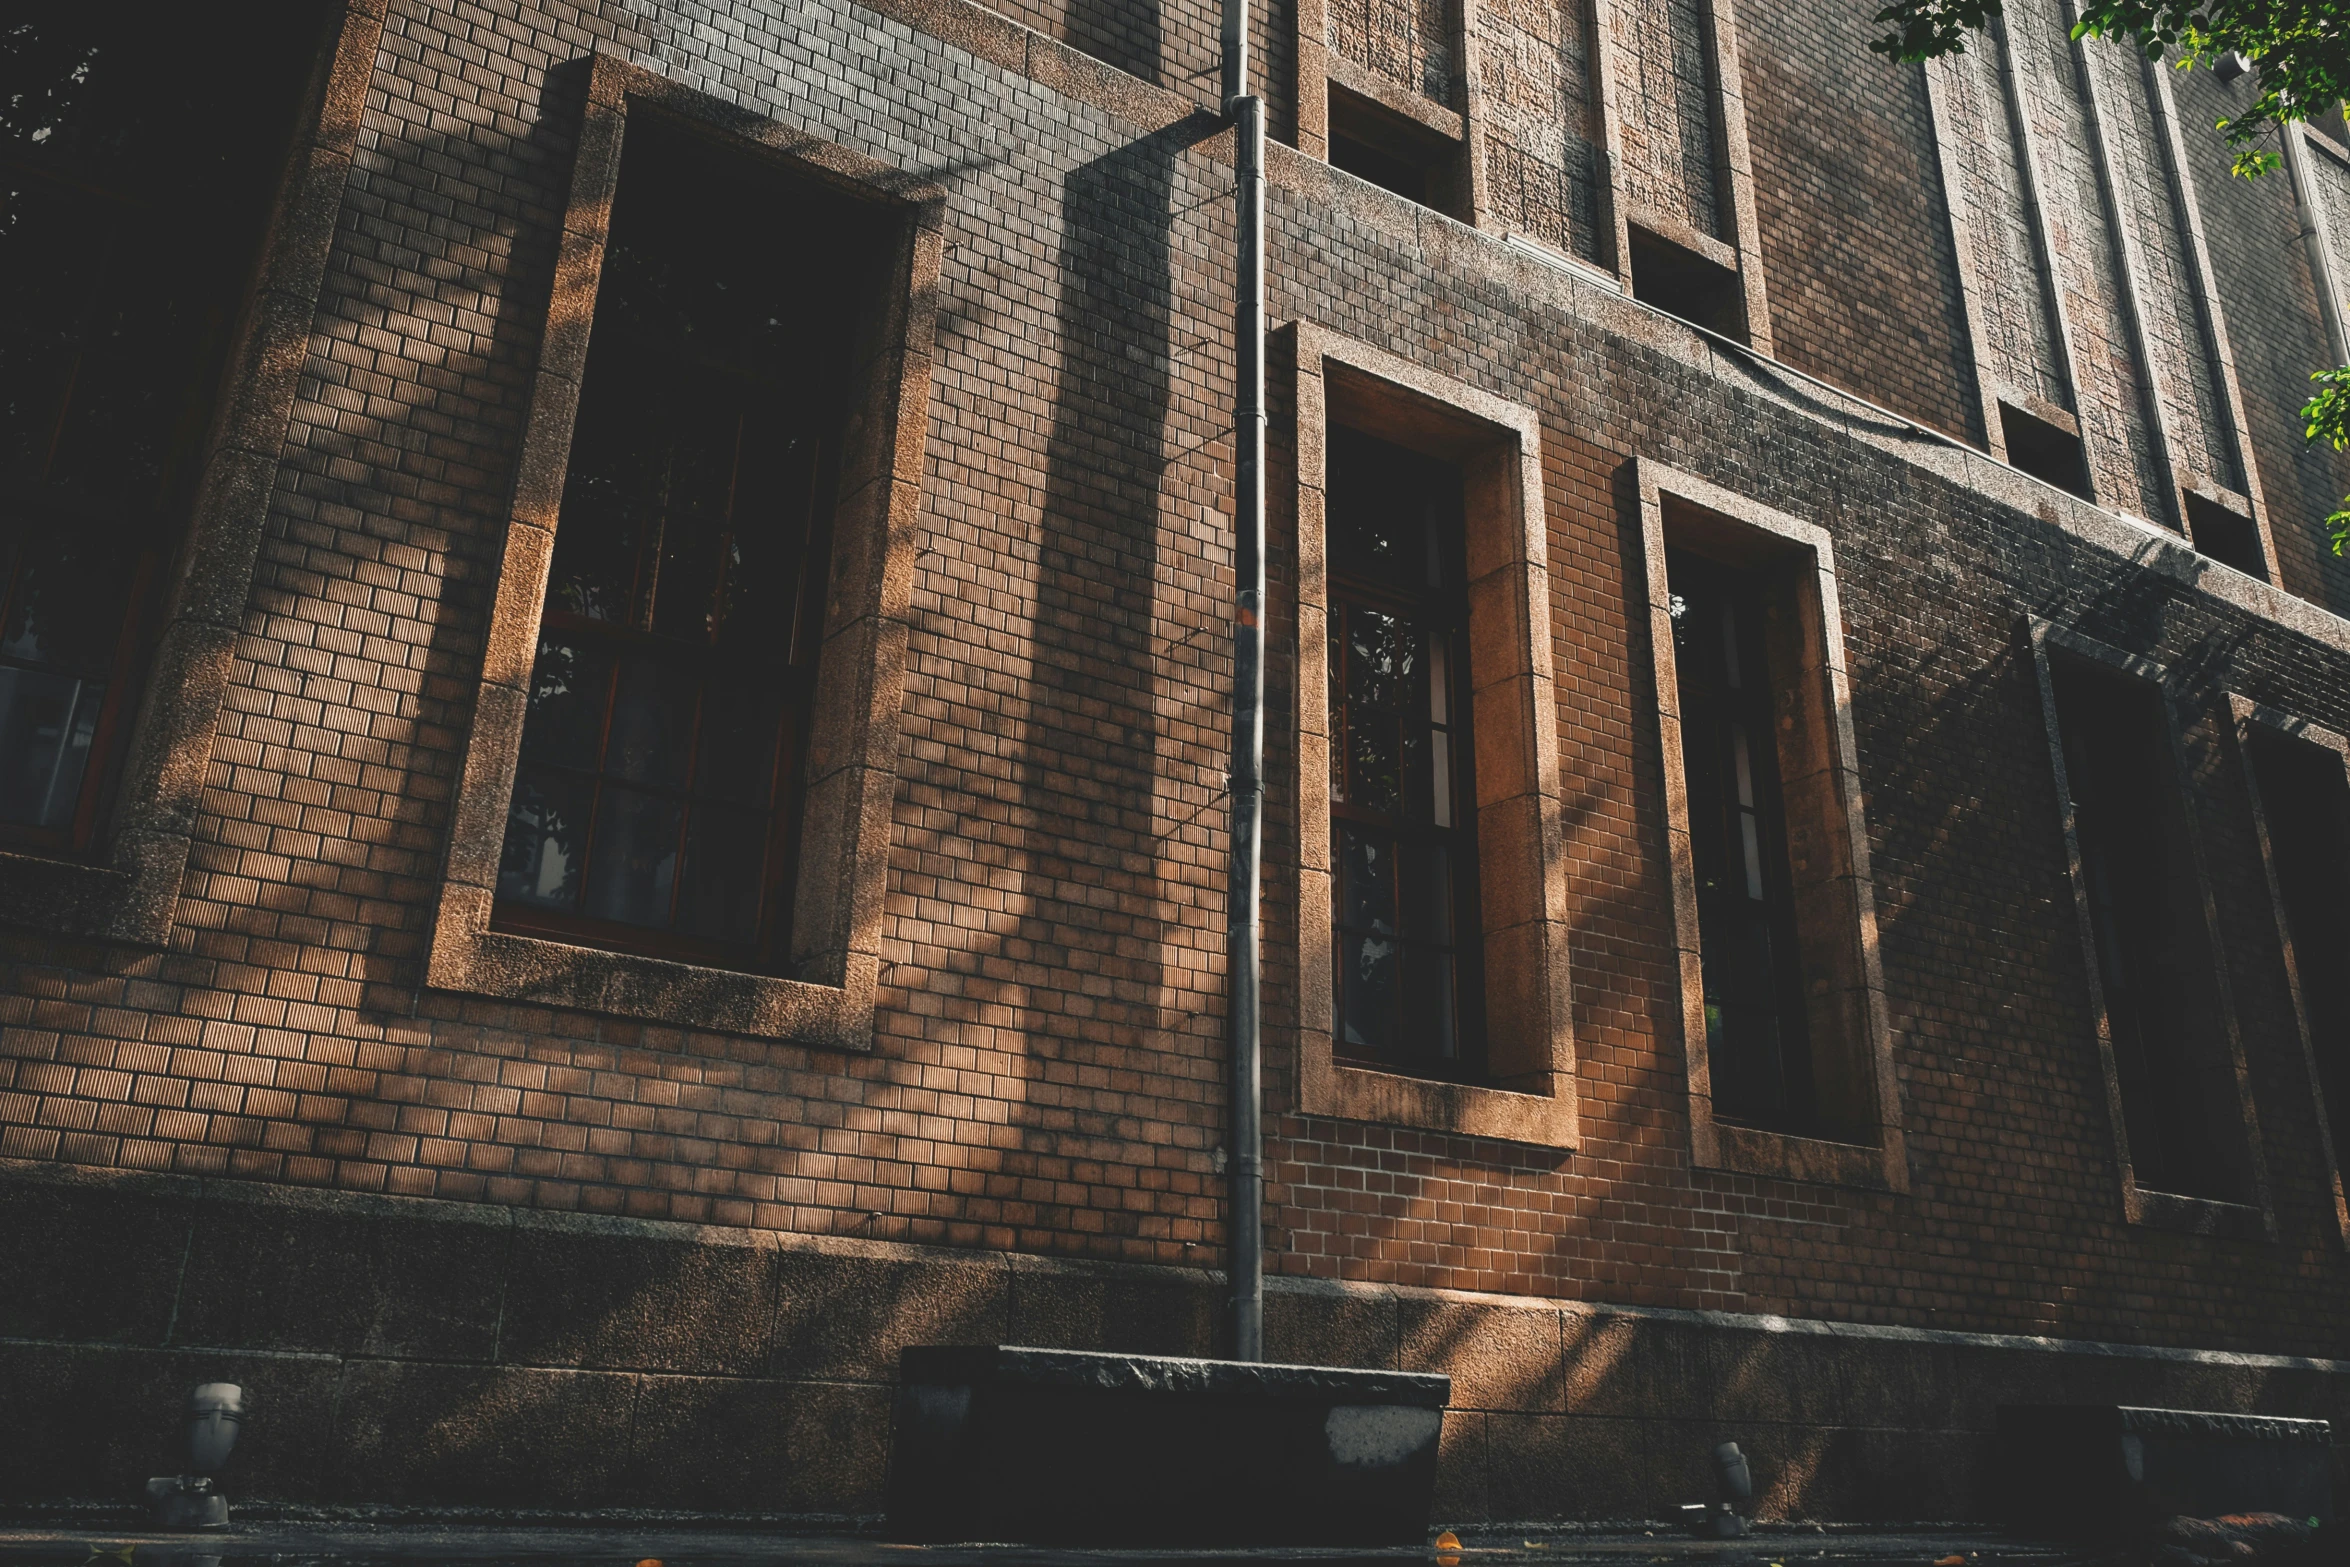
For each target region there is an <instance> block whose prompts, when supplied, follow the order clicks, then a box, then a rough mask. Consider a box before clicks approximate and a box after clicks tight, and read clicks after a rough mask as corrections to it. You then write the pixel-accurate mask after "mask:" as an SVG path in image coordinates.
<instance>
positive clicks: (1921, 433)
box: [854, 0, 2350, 654]
mask: <svg viewBox="0 0 2350 1567" xmlns="http://www.w3.org/2000/svg"><path fill="white" fill-rule="evenodd" d="M854 3H855V4H856V5H857V6H859V7H861V8H862V9H864V10H867V11H870V12H872V13H873V14H875V15H877V16H881V17H884V18H887V19H888V20H890V21H894V22H898V23H901V24H903V25H905V26H907V27H911V28H914V29H915V30H916V31H918V32H922V33H927V34H929V35H930V36H931V37H933V38H936V39H938V40H939V41H941V42H942V43H945V44H948V45H950V46H952V47H954V48H958V49H961V50H964V51H966V52H967V53H969V54H972V55H974V56H976V57H978V58H979V59H982V60H986V61H988V62H990V63H992V64H994V65H997V66H999V67H1001V68H1002V69H1004V70H1006V71H1010V72H1012V73H1013V74H1015V75H1017V76H1022V77H1025V78H1027V79H1028V80H1030V81H1032V82H1035V83H1036V84H1037V85H1039V86H1042V87H1048V88H1051V89H1052V90H1053V91H1055V92H1058V93H1061V94H1062V95H1064V96H1065V97H1068V98H1071V99H1074V100H1076V101H1077V102H1080V103H1083V104H1087V105H1089V106H1091V107H1093V108H1095V109H1099V110H1101V111H1102V112H1103V113H1105V114H1108V115H1111V116H1114V117H1115V118H1117V119H1120V120H1123V121H1125V122H1126V123H1128V124H1130V125H1133V126H1135V127H1137V128H1139V129H1141V130H1144V131H1156V130H1164V129H1165V128H1167V127H1168V126H1171V125H1175V124H1178V123H1180V122H1182V121H1184V120H1188V119H1191V118H1193V117H1195V116H1198V117H1202V118H1205V117H1209V116H1210V115H1211V114H1212V111H1211V110H1209V109H1206V108H1204V107H1202V106H1201V105H1199V104H1197V103H1194V102H1193V101H1192V100H1190V99H1188V98H1186V97H1184V96H1183V95H1182V94H1180V93H1176V92H1170V91H1168V90H1167V89H1166V88H1163V87H1156V86H1153V85H1152V84H1150V83H1149V82H1146V81H1143V80H1142V79H1141V78H1139V77H1136V76H1132V75H1129V74H1128V73H1127V72H1124V71H1121V70H1119V69H1118V68H1117V67H1116V66H1113V65H1107V64H1104V63H1103V62H1102V61H1100V60H1096V59H1094V58H1093V57H1092V56H1091V55H1087V54H1083V53H1080V52H1079V51H1078V50H1075V49H1072V48H1070V47H1069V46H1068V45H1067V44H1064V43H1060V42H1058V41H1056V40H1054V39H1051V38H1048V37H1046V36H1045V35H1044V34H1042V33H1040V32H1037V31H1036V30H1035V29H1033V28H1030V27H1025V26H1022V25H1021V24H1020V23H1018V22H1015V21H1013V20H1011V19H1010V18H1008V17H1005V16H1000V15H998V14H997V13H996V12H994V11H991V10H989V9H988V8H987V7H986V6H984V5H980V4H978V3H976V0H854ZM1190 150H1192V151H1194V152H1196V153H1198V154H1200V155H1202V156H1204V157H1207V158H1210V159H1213V160H1214V161H1216V162H1220V163H1229V162H1231V161H1232V138H1231V134H1230V132H1229V131H1226V132H1223V133H1220V134H1217V135H1214V136H1210V137H1207V138H1204V139H1202V140H1201V141H1199V142H1198V143H1196V144H1195V145H1194V146H1193V147H1192V148H1191V149H1190ZM1265 150H1266V175H1267V177H1268V178H1269V179H1270V180H1271V181H1272V182H1273V183H1274V184H1276V185H1279V186H1282V187H1284V188H1285V189H1288V190H1291V191H1294V192H1297V193H1298V195H1299V196H1300V197H1301V199H1303V200H1305V201H1306V202H1307V203H1308V204H1310V205H1315V206H1318V207H1320V208H1322V209H1324V210H1328V209H1330V208H1334V207H1344V208H1346V209H1347V210H1348V211H1349V213H1350V215H1353V216H1356V217H1360V218H1364V219H1366V220H1368V221H1370V222H1372V223H1374V224H1375V225H1376V226H1378V227H1381V228H1385V229H1387V230H1388V231H1389V232H1390V234H1391V235H1393V237H1394V238H1395V239H1396V241H1397V242H1398V244H1399V245H1401V246H1402V247H1404V248H1407V249H1410V250H1412V251H1414V252H1416V253H1417V254H1418V255H1419V257H1420V259H1421V261H1422V262H1423V263H1424V264H1425V265H1427V266H1429V267H1431V268H1433V269H1438V270H1443V269H1447V268H1457V269H1461V270H1464V271H1469V272H1472V273H1482V274H1484V275H1487V276H1491V277H1494V278H1495V279H1496V280H1497V281H1504V282H1505V283H1506V285H1507V286H1509V287H1510V288H1512V289H1513V290H1515V291H1516V292H1517V293H1519V294H1520V295H1521V296H1523V297H1526V298H1528V299H1530V300H1531V301H1532V302H1534V303H1536V304H1548V305H1552V306H1555V307H1556V308H1557V309H1559V310H1561V311H1563V312H1565V313H1567V314H1569V315H1572V316H1575V317H1577V318H1579V319H1582V320H1586V321H1590V322H1592V323H1593V324H1595V325H1597V326H1599V327H1601V328H1602V329H1603V330H1606V331H1609V332H1613V333H1615V334H1617V335H1618V336H1621V337H1624V338H1627V339H1630V340H1632V341H1634V342H1637V343H1639V344H1640V345H1641V346H1642V347H1645V348H1648V349H1651V350H1654V351H1655V352H1657V353H1659V354H1662V355H1664V356H1665V357H1667V358H1670V359H1676V360H1679V361H1681V362H1682V363H1684V364H1686V365H1688V366H1689V367H1691V368H1692V369H1694V370H1697V371H1699V372H1700V373H1703V374H1706V375H1708V376H1711V377H1712V378H1714V379H1716V380H1720V381H1725V382H1735V383H1738V384H1742V385H1744V386H1746V387H1748V388H1750V389H1751V390H1753V391H1754V392H1755V393H1757V394H1758V395H1761V396H1765V397H1768V398H1770V399H1771V400H1772V401H1774V402H1777V403H1779V404H1781V405H1782V406H1784V407H1786V408H1788V409H1790V410H1793V411H1795V412H1798V413H1803V414H1806V415H1808V416H1809V417H1811V418H1813V419H1815V420H1818V421H1819V422H1820V423H1823V424H1827V425H1832V426H1835V427H1837V428H1839V429H1841V430H1842V431H1843V432H1844V433H1845V434H1847V435H1849V436H1852V437H1854V438H1855V439H1858V440H1860V441H1862V442H1864V443H1866V444H1868V445H1870V446H1874V447H1876V448H1877V449H1878V450H1880V451H1883V452H1886V453H1889V454H1891V455H1893V456H1897V457H1900V458H1902V459H1903V460H1905V461H1907V462H1908V463H1910V464H1911V465H1912V466H1913V467H1916V468H1919V469H1922V470H1924V471H1925V472H1928V473H1930V474H1933V475H1934V476H1935V477H1936V478H1939V479H1941V480H1943V481H1944V482H1946V483H1948V484H1951V485H1953V486H1955V487H1957V488H1959V489H1962V490H1966V491H1968V492H1971V493H1973V494H1975V495H1979V496H1981V497H1983V498H1984V499H1986V500H1990V501H1992V502H1994V503H1996V504H1998V505H2001V506H2005V507H2008V508H2011V509H2013V510H2015V511H2020V512H2024V513H2027V514H2030V515H2033V516H2037V517H2038V518H2040V520H2041V521H2043V522H2047V523H2051V524H2053V525H2054V526H2056V527H2058V528H2061V529H2063V530H2064V531H2065V532H2067V533H2070V534H2072V535H2073V536H2074V537H2076V538H2079V539H2081V540H2082V541H2083V542H2085V543H2088V544H2090V545H2093V546H2094V547H2096V548H2098V549H2102V550H2104V551H2106V552H2108V553H2109V554H2114V555H2119V556H2121V557H2123V558H2124V559H2126V560H2130V561H2134V562H2135V563H2137V564H2138V565H2139V566H2141V567H2143V568H2145V569H2146V570H2149V571H2152V572H2154V573H2156V574H2157V575H2160V576H2163V577H2167V578H2169V579H2170V580H2171V581H2173V582H2175V583H2177V584H2179V585H2180V586H2181V587H2185V588H2193V589H2198V590H2200V591H2202V592H2204V593H2207V594H2209V595H2210V596H2211V597H2213V598H2215V599H2218V600H2220V601H2221V602H2222V603H2225V604H2228V605H2231V606H2232V607H2234V608H2237V609H2241V610H2245V611H2247V612H2249V613H2251V614H2253V615H2257V616H2259V617H2261V618H2262V619H2264V620H2267V621H2270V622H2272V623H2274V624H2276V625H2278V626H2280V627H2282V628H2284V629H2285V630H2288V631H2291V632H2295V633H2298V634H2299V635H2301V636H2303V637H2306V638H2308V639H2309V640H2310V641H2312V642H2315V643H2317V644H2318V645H2319V646H2321V647H2325V648H2329V649H2331V650H2333V651H2335V652H2338V653H2344V654H2350V620H2345V619H2344V618H2343V617H2341V616H2339V615H2336V614H2334V613H2333V612H2332V611H2331V610H2328V609H2326V608H2324V607H2323V606H2321V605H2317V604H2313V603H2311V602H2309V601H2308V600H2307V599H2302V598H2297V597H2295V596H2294V595H2292V594H2290V593H2287V592H2285V591H2284V590H2283V589H2282V588H2277V587H2273V586H2271V585H2270V584H2268V583H2265V582H2262V581H2260V580H2259V579H2258V578H2255V577H2249V576H2246V575H2245V574H2243V573H2242V572H2239V571H2236V570H2234V569H2233V568H2231V567H2227V566H2222V565H2220V564H2218V563H2217V562H2215V561H2213V560H2211V559H2210V558H2209V557H2207V556H2204V555H2201V554H2199V553H2197V551H2196V550H2195V548H2194V547H2193V546H2192V545H2190V544H2189V543H2187V541H2186V540H2184V539H2182V538H2179V537H2178V536H2177V535H2175V534H2173V533H2171V532H2170V531H2169V530H2167V529H2163V528H2158V527H2156V526H2155V525H2154V524H2152V523H2148V522H2141V521H2138V520H2136V519H2134V518H2129V517H2123V516H2120V515H2119V514H2117V513H2114V512H2109V511H2106V510H2104V509H2103V508H2102V507H2098V506H2094V505H2092V504H2090V503H2089V502H2087V501H2084V500H2082V499H2080V498H2079V497H2078V496H2075V495H2073V494H2070V493H2069V492H2067V491H2064V490H2059V489H2057V488H2055V487H2054V486H2052V485H2047V484H2043V483H2041V482H2040V481H2039V480H2037V479H2034V478H2032V477H2030V476H2029V475H2027V474H2024V473H2022V472H2020V471H2018V470H2016V469H2014V468H2010V467H2008V466H2007V465H2006V464H2005V463H2002V462H1999V461H1997V460H1996V459H1994V458H1993V457H1991V456H1990V455H1989V454H1988V453H1985V452H1979V451H1976V450H1975V449H1974V448H1972V447H1970V446H1966V445H1964V444H1962V443H1960V442H1959V441H1958V440H1957V439H1956V438H1954V437H1951V436H1947V435H1943V434H1940V433H1939V432H1934V431H1930V430H1927V429H1926V428H1924V427H1923V426H1920V425H1917V424H1915V423H1913V422H1912V421H1910V420H1908V419H1906V418H1905V417H1904V416H1902V415H1899V414H1894V413H1890V412H1888V411H1887V410H1885V409H1881V408H1878V407H1877V406H1875V405H1874V404H1872V403H1870V402H1868V401H1867V400H1866V399H1864V398H1862V397H1860V396H1859V395H1858V394H1857V393H1849V392H1843V391H1839V390H1837V389H1834V388H1831V387H1828V386H1825V385H1822V384H1820V383H1818V382H1816V381H1813V380H1811V379H1809V378H1808V377H1807V376H1805V375H1804V374H1803V373H1802V372H1797V371H1794V370H1793V369H1792V367H1781V366H1780V365H1779V363H1778V362H1777V361H1775V360H1772V359H1770V358H1768V357H1765V356H1763V355H1759V354H1756V353H1753V352H1751V351H1749V350H1746V349H1742V348H1738V347H1736V346H1734V345H1728V344H1717V343H1716V342H1714V341H1712V340H1711V339H1710V338H1709V337H1708V335H1707V334H1705V333H1703V332H1700V331H1699V330H1698V329H1697V328H1695V327H1692V326H1690V325H1688V324H1687V323H1685V322H1682V321H1680V320H1678V319H1677V318H1675V317H1672V316H1668V315H1666V314H1665V313H1663V312H1662V311H1659V310H1656V309H1654V308H1652V307H1650V306H1647V305H1643V304H1640V303H1638V302H1637V301H1634V300H1632V299H1630V298H1628V297H1626V296H1625V295H1623V294H1621V293H1618V292H1616V291H1615V290H1613V289H1609V288H1605V287H1602V286H1601V285H1599V284H1597V283H1593V282H1589V281H1586V280H1585V279H1583V278H1581V277H1579V276H1577V275H1576V274H1574V273H1573V272H1571V271H1569V270H1568V269H1567V268H1565V267H1563V266H1559V265H1554V264H1551V263H1548V262H1545V261H1542V260H1540V259H1539V258H1536V257H1534V256H1530V255H1527V254H1526V253H1525V252H1524V251H1523V250H1521V249H1519V248H1518V247H1516V246H1512V245H1510V244H1509V243H1508V242H1507V240H1506V239H1505V237H1504V236H1502V235H1499V234H1486V233H1482V232H1480V231H1478V230H1476V229H1473V228H1470V227H1468V226H1467V225H1466V224H1463V223H1460V222H1458V221H1457V220H1455V219H1452V218H1448V217H1446V216H1444V215H1443V214H1442V213H1437V212H1430V211H1428V210H1427V209H1426V208H1424V207H1421V206H1419V205H1417V204H1416V203H1413V202H1410V201H1407V200H1405V199H1404V198H1403V197H1401V196H1397V195H1393V194H1391V193H1389V192H1387V191H1384V190H1381V189H1380V188H1378V187H1377V186H1375V185H1369V184H1366V183H1364V182H1363V181H1361V180H1358V179H1355V178H1354V177H1352V176H1351V175H1347V174H1342V173H1339V172H1338V171H1336V170H1334V169H1332V168H1330V167H1329V166H1328V165H1327V164H1324V163H1322V162H1320V161H1319V160H1316V159H1313V158H1309V157H1306V156H1305V155H1304V154H1303V153H1300V152H1299V151H1297V149H1296V148H1294V147H1289V146H1285V145H1283V144H1281V143H1278V142H1275V143H1271V144H1269V145H1268V146H1267V147H1266V149H1265Z"/></svg>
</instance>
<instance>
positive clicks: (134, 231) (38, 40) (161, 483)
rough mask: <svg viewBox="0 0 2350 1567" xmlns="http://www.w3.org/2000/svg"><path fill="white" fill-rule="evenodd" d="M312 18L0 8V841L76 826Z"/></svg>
mask: <svg viewBox="0 0 2350 1567" xmlns="http://www.w3.org/2000/svg"><path fill="white" fill-rule="evenodd" d="M321 31H322V28H321V16H320V13H319V11H318V9H317V8H316V7H314V6H305V5H294V4H264V5H255V6H242V7H237V8H234V9H233V10H230V11H216V10H215V9H213V8H207V7H197V6H188V7H178V8H171V7H143V8H140V9H139V11H138V12H137V14H136V16H135V18H134V17H132V16H128V15H125V14H122V13H119V12H116V11H114V10H112V9H110V8H107V7H100V6H88V7H73V6H55V7H47V8H42V11H41V14H40V15H39V17H38V18H37V19H36V18H32V17H31V16H30V15H29V13H28V15H27V17H26V18H25V19H21V20H11V21H7V22H0V841H5V842H13V843H19V844H25V845H29V846H33V847H37V848H47V849H59V850H66V851H73V850H79V849H83V848H87V847H88V846H89V845H90V843H91V841H92V839H93V837H94V836H95V835H96V833H97V831H98V827H99V819H100V815H101V812H100V803H101V797H102V795H103V793H104V790H105V786H106V781H107V778H108V777H109V775H110V774H111V772H112V771H113V768H114V764H115V762H116V761H117V760H118V757H119V752H120V750H121V741H122V738H123V736H124V734H125V732H126V731H127V729H128V727H129V722H130V718H131V713H132V706H133V701H132V699H133V696H134V692H133V690H132V687H133V686H134V684H135V677H136V675H137V672H138V671H139V670H140V669H141V668H142V667H143V665H144V663H145V661H146V658H145V655H146V653H147V646H146V638H147V634H148V631H149V620H150V618H151V617H150V613H149V612H150V611H151V610H152V609H153V608H154V607H155V606H156V604H157V603H158V602H159V600H160V599H161V597H162V595H163V591H164V587H165V583H164V576H165V568H166V566H167V565H168V563H169V560H170V557H171V555H172V552H173V550H174V549H175V548H176V547H177V544H178V541H179V534H180V532H181V530H182V528H183V526H184V524H185V521H186V516H187V512H188V508H189V506H190V504H191V501H192V499H193V496H194V492H195V486H196V481H197V479H198V476H199V471H200V468H201V465H202V461H203V457H204V449H205V441H206V438H207V436H208V434H209V426H210V422H211V417H212V405H213V401H214V398H215V394H216V393H217V391H218V389H219V384H220V378H221V373H222V364H223V361H224V359H225V357H226V354H227V352H228V348H229V344H230V341H231V338H232V336H233V334H234V331H235V329H236V326H237V321H238V314H239V309H240V306H241V304H242V296H243V294H244V291H245V286H246V280H247V277H248V276H249V274H250V273H251V271H252V268H253V263H254V259H255V255H256V253H257V251H258V249H259V246H260V241H261V238H262V234H263V230H264V229H265V227H266V224H267V219H268V214H269V204H270V201H271V197H272V194H273V192H274V191H275V188H276V185H277V181H278V179H279V176H280V174H281V171H282V169H283V166H284V163H285V157H286V150H287V146H288V141H289V138H290V136H291V133H292V130H293V124H294V119H295V114H296V110H297V108H298V106H299V100H300V98H301V95H302V92H303V90H304V88H305V86H306V85H307V82H308V79H309V71H310V66H311V63H312V60H313V57H314V55H315V54H316V52H317V50H318V48H319V45H320V43H321Z"/></svg>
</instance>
